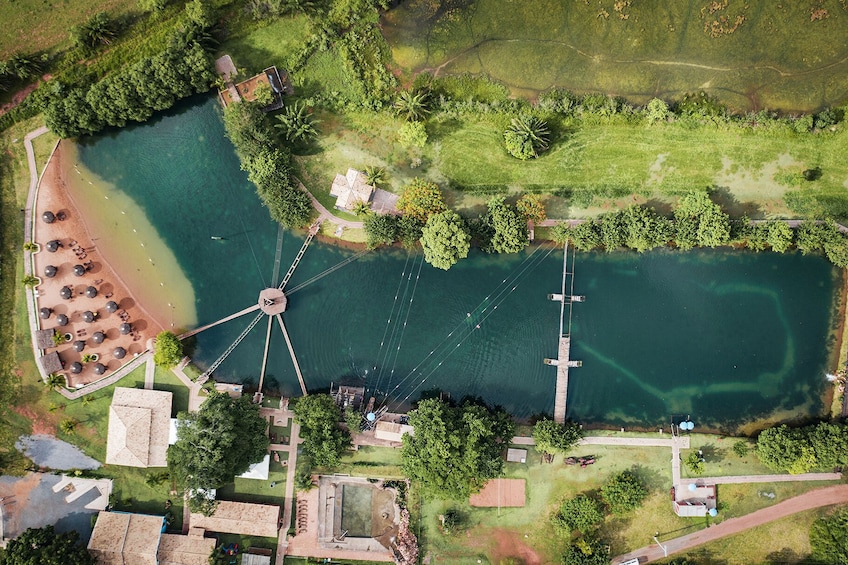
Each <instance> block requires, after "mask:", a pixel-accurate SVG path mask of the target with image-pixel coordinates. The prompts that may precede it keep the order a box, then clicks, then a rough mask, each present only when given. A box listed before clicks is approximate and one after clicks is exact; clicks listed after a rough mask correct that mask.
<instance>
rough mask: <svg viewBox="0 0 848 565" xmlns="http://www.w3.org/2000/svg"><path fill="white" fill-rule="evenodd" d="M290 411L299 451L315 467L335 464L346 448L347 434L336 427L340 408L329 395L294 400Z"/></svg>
mask: <svg viewBox="0 0 848 565" xmlns="http://www.w3.org/2000/svg"><path fill="white" fill-rule="evenodd" d="M294 414H295V417H296V418H297V421H298V422H299V423H300V435H301V437H302V438H303V452H304V453H305V454H306V455H307V456H309V457H310V458H311V459H312V463H313V464H314V465H317V466H319V467H330V468H332V467H338V466H339V464H340V463H341V456H342V454H343V453H344V452H345V450H346V449H347V448H348V447H350V434H349V433H348V432H346V431H345V430H343V429H341V428H340V427H339V421H340V420H341V419H342V413H341V410H339V407H338V406H336V403H335V401H334V400H333V397H332V396H330V395H329V394H310V395H309V396H304V397H302V398H299V399H298V400H297V403H296V404H295V405H294Z"/></svg>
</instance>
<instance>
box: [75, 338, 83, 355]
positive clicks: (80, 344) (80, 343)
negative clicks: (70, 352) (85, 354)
mask: <svg viewBox="0 0 848 565" xmlns="http://www.w3.org/2000/svg"><path fill="white" fill-rule="evenodd" d="M83 349H85V342H84V341H83V340H81V339H78V340H76V341H75V342H74V351H77V352H79V351H82V350H83Z"/></svg>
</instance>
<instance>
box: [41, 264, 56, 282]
mask: <svg viewBox="0 0 848 565" xmlns="http://www.w3.org/2000/svg"><path fill="white" fill-rule="evenodd" d="M58 271H59V269H57V268H56V267H55V266H53V265H47V266H46V267H44V276H45V277H47V278H50V279H52V278H53V277H55V276H56V273H57V272H58Z"/></svg>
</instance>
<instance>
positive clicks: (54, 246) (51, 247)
mask: <svg viewBox="0 0 848 565" xmlns="http://www.w3.org/2000/svg"><path fill="white" fill-rule="evenodd" d="M61 246H62V244H61V243H60V242H59V240H58V239H51V240H50V241H48V242H47V244H46V245H45V247H46V248H47V251H49V252H50V253H56V252H57V251H58V250H59V248H60V247H61Z"/></svg>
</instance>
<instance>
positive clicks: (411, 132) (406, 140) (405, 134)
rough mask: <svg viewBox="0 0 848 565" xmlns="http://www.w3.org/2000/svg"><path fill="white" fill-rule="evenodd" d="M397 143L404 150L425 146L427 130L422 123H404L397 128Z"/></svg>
mask: <svg viewBox="0 0 848 565" xmlns="http://www.w3.org/2000/svg"><path fill="white" fill-rule="evenodd" d="M398 142H399V143H400V144H401V145H403V146H404V147H406V148H411V147H419V148H420V147H424V146H425V145H427V129H426V128H425V127H424V124H423V123H422V122H405V123H404V124H403V125H402V126H400V128H398Z"/></svg>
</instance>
